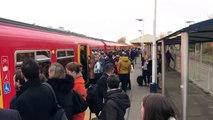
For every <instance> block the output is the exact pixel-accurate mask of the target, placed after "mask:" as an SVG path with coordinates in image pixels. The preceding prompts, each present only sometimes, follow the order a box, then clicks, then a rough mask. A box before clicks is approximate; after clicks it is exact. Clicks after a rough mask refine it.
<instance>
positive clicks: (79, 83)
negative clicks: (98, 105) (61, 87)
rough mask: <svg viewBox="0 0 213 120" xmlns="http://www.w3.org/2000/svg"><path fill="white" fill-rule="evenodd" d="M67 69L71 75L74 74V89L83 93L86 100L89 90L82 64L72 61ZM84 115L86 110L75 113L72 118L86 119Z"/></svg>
mask: <svg viewBox="0 0 213 120" xmlns="http://www.w3.org/2000/svg"><path fill="white" fill-rule="evenodd" d="M66 71H67V73H68V74H69V75H72V76H73V78H74V88H73V90H74V91H76V92H78V93H79V94H81V95H82V96H83V99H84V100H86V97H87V92H86V88H85V82H84V78H83V75H82V73H81V70H80V64H78V63H76V62H70V63H68V64H67V65H66ZM74 104H75V103H74ZM84 117H85V111H84V112H81V113H78V114H76V115H73V117H72V120H84Z"/></svg>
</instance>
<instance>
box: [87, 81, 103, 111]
mask: <svg viewBox="0 0 213 120" xmlns="http://www.w3.org/2000/svg"><path fill="white" fill-rule="evenodd" d="M86 101H87V103H88V106H89V109H90V111H91V113H98V112H100V111H101V109H102V100H100V99H99V95H98V85H97V84H95V85H94V84H91V85H90V86H89V87H88V88H87V97H86Z"/></svg>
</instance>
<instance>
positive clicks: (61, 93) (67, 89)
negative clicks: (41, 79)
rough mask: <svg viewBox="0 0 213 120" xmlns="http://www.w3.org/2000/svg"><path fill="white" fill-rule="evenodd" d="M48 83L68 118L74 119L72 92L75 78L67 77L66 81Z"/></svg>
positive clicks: (56, 80)
mask: <svg viewBox="0 0 213 120" xmlns="http://www.w3.org/2000/svg"><path fill="white" fill-rule="evenodd" d="M48 83H49V84H50V85H51V86H52V88H53V90H54V92H55V94H56V97H57V100H58V102H59V105H61V107H62V108H63V109H64V110H65V113H66V116H67V118H68V119H69V120H71V118H72V114H73V110H72V108H73V107H72V106H73V103H72V93H71V90H72V89H73V86H74V81H73V77H72V76H69V75H66V78H65V79H54V78H53V79H49V80H48Z"/></svg>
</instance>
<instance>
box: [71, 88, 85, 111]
mask: <svg viewBox="0 0 213 120" xmlns="http://www.w3.org/2000/svg"><path fill="white" fill-rule="evenodd" d="M72 102H73V115H75V114H78V113H81V112H84V111H85V110H86V109H87V107H88V105H87V102H86V101H85V100H84V99H83V96H82V95H81V94H79V93H78V92H76V91H75V90H73V91H72Z"/></svg>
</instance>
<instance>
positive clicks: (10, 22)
mask: <svg viewBox="0 0 213 120" xmlns="http://www.w3.org/2000/svg"><path fill="white" fill-rule="evenodd" d="M0 23H4V24H10V25H14V26H19V27H26V28H31V29H35V30H42V31H48V32H53V33H59V34H65V35H71V36H76V37H82V38H86V39H93V40H96V41H104V42H105V41H106V42H112V41H108V40H104V39H100V38H95V37H90V36H86V35H83V34H79V33H75V32H70V31H69V30H59V29H53V28H48V27H43V26H39V25H35V24H29V23H24V22H19V21H14V20H9V19H5V18H1V17H0ZM99 43H100V42H99ZM115 43H116V42H115Z"/></svg>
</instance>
